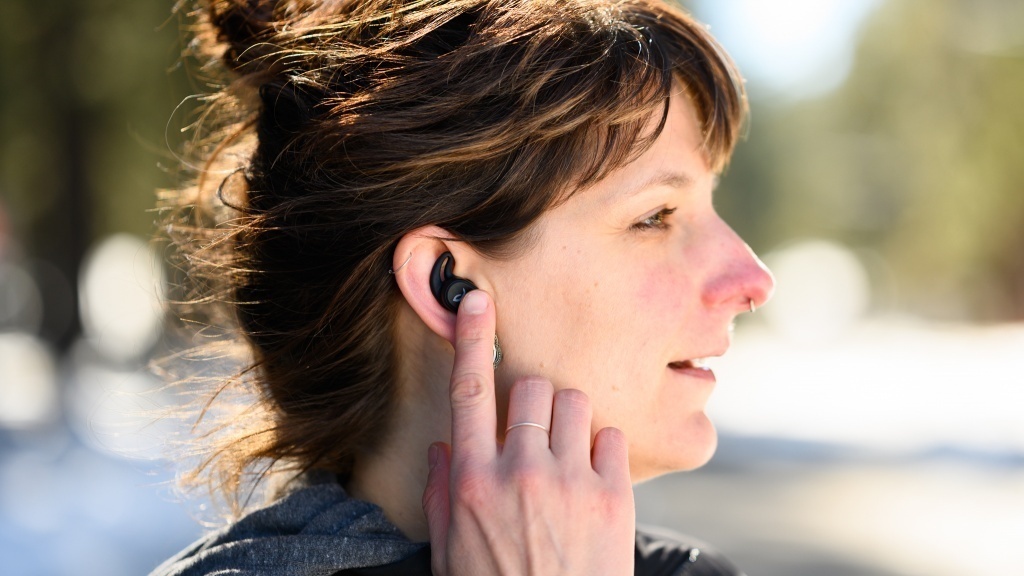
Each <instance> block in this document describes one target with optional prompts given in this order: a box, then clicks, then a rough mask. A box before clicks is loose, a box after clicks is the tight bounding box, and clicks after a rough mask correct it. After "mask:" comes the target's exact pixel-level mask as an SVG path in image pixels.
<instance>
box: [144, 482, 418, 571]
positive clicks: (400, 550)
mask: <svg viewBox="0 0 1024 576" xmlns="http://www.w3.org/2000/svg"><path fill="white" fill-rule="evenodd" d="M424 546H426V543H425V542H412V541H410V540H409V539H408V538H406V537H405V536H404V535H403V534H402V533H401V532H400V531H399V530H398V528H396V527H395V526H394V525H393V524H392V523H391V522H390V521H388V520H387V518H385V517H384V512H383V511H382V510H381V509H380V507H379V506H377V505H375V504H371V503H369V502H364V501H362V500H357V499H355V498H351V497H349V496H348V494H346V493H345V490H344V489H343V488H342V487H341V485H340V484H338V483H337V482H335V481H334V480H333V478H331V477H330V476H315V477H314V475H311V476H310V477H307V478H306V479H305V481H304V482H303V484H302V485H301V486H299V487H297V488H296V489H294V490H293V491H291V492H289V493H288V494H287V495H285V496H284V497H283V498H280V499H279V500H277V501H276V502H274V503H273V504H271V505H269V506H267V507H266V508H262V509H259V510H256V511H254V512H252V513H250V514H248V515H246V516H244V517H243V518H242V519H241V520H239V521H238V522H236V523H234V524H231V525H230V526H228V527H226V528H224V529H222V530H219V531H217V532H214V533H211V534H209V535H207V536H206V537H204V538H202V539H200V540H199V541H197V542H195V543H194V544H192V545H191V546H189V547H188V548H186V549H185V550H183V551H182V552H181V553H179V554H178V555H177V556H174V557H173V558H171V559H169V560H167V561H166V562H164V563H163V564H161V565H160V567H158V568H157V569H156V570H154V571H153V572H152V573H151V574H150V576H212V575H218V576H221V575H224V576H227V575H231V576H243V575H250V574H251V575H256V574H259V575H261V576H283V575H285V574H287V575H289V576H329V575H330V574H333V573H335V572H337V571H339V570H342V569H345V568H359V567H364V566H378V565H382V564H389V563H392V562H397V561H398V560H401V559H403V558H406V557H408V556H410V555H412V554H414V553H416V552H417V551H419V550H420V549H421V548H423V547H424Z"/></svg>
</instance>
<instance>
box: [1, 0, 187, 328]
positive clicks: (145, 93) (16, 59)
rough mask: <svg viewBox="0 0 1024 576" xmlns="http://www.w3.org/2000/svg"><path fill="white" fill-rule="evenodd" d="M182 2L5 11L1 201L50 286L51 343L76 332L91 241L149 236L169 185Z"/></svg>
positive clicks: (47, 3)
mask: <svg viewBox="0 0 1024 576" xmlns="http://www.w3.org/2000/svg"><path fill="white" fill-rule="evenodd" d="M172 1H173V0H162V1H158V2H133V1H131V0H76V1H73V2H67V1H66V0H31V1H30V0H4V2H3V3H0V71H2V76H0V128H2V134H3V138H2V140H0V195H2V197H3V201H4V203H5V204H7V205H8V209H9V211H10V213H11V220H12V228H13V233H14V236H15V238H17V239H18V242H19V244H20V245H21V246H22V250H23V252H24V253H25V254H24V256H25V257H26V258H27V259H29V260H30V262H35V265H34V266H33V267H34V268H35V272H36V274H37V276H43V277H44V278H41V279H42V280H43V281H42V282H41V284H42V289H43V292H44V300H45V311H46V312H45V318H44V325H43V328H42V332H43V334H42V335H43V336H44V337H45V338H47V339H48V340H50V341H51V342H54V343H55V344H57V345H58V346H61V347H63V346H65V345H67V344H68V343H69V342H70V341H71V340H72V339H73V338H74V336H75V334H77V332H78V325H77V322H78V314H77V299H76V297H75V295H74V289H73V287H74V285H75V283H76V281H77V276H78V271H79V268H80V266H81V261H82V258H83V256H84V254H85V252H86V250H87V249H88V247H89V245H90V244H91V242H92V241H94V240H95V239H97V238H99V237H103V236H106V235H108V234H110V233H112V232H114V231H129V232H134V233H136V234H140V235H143V236H148V235H149V234H150V233H151V229H152V221H153V217H152V215H151V214H149V213H148V212H147V211H148V210H149V209H150V208H151V207H152V206H153V204H154V195H153V190H154V189H155V188H157V187H158V186H165V185H166V184H167V180H166V177H165V176H164V175H163V174H162V173H161V172H160V170H159V169H158V168H157V161H158V159H159V158H160V157H161V156H167V155H168V154H167V152H166V150H167V147H166V146H165V145H164V126H165V125H166V123H167V119H168V116H169V115H170V111H171V110H173V109H174V106H175V105H176V104H177V103H178V102H179V101H180V100H181V98H182V96H183V95H184V94H185V88H184V82H183V78H182V75H181V74H177V75H175V74H169V73H168V70H169V69H170V68H171V67H172V66H173V65H174V64H175V63H176V61H177V54H178V52H180V46H179V43H178V40H177V38H178V26H177V21H176V20H174V19H172V18H171V6H172Z"/></svg>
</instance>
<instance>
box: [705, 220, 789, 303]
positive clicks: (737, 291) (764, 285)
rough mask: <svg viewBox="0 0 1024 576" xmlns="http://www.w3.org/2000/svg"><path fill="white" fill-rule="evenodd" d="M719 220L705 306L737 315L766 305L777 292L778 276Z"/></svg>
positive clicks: (706, 287)
mask: <svg viewBox="0 0 1024 576" xmlns="http://www.w3.org/2000/svg"><path fill="white" fill-rule="evenodd" d="M719 222H720V224H721V226H720V228H719V231H718V241H717V242H712V243H711V245H712V246H714V247H715V248H714V254H713V255H712V256H711V258H712V261H713V262H715V263H716V265H715V267H714V269H715V273H713V274H712V275H711V277H710V278H709V280H708V282H707V284H706V285H705V286H704V291H703V300H704V305H705V306H708V307H709V308H728V309H730V310H731V311H732V312H733V313H734V314H739V313H741V312H747V311H750V310H752V309H754V308H760V307H761V306H764V305H765V303H767V302H768V300H769V299H771V297H772V293H773V292H774V291H775V278H774V277H773V276H772V273H771V271H770V270H768V267H767V266H765V265H764V262H761V259H760V258H758V257H757V255H756V254H754V251H753V250H751V249H750V246H748V245H747V243H746V242H744V241H743V239H742V238H740V237H739V235H738V234H736V232H734V231H733V229H732V228H730V227H729V226H728V224H726V223H725V222H721V221H719Z"/></svg>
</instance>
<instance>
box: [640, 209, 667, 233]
mask: <svg viewBox="0 0 1024 576" xmlns="http://www.w3.org/2000/svg"><path fill="white" fill-rule="evenodd" d="M675 211H676V209H675V208H662V209H661V210H658V211H657V212H656V213H654V214H652V215H650V216H648V217H646V218H644V219H643V220H641V221H639V222H637V223H635V224H633V225H632V226H630V230H634V231H636V232H644V231H647V230H665V229H667V228H668V227H669V224H668V222H666V221H665V220H666V219H667V218H668V217H669V216H671V215H672V213H673V212H675Z"/></svg>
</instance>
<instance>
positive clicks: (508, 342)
mask: <svg viewBox="0 0 1024 576" xmlns="http://www.w3.org/2000/svg"><path fill="white" fill-rule="evenodd" d="M700 144H701V136H700V130H699V127H698V123H697V119H696V115H695V113H694V110H693V107H692V106H691V105H690V103H689V100H688V99H687V98H686V97H685V96H683V95H681V94H677V95H676V97H673V98H672V99H671V101H670V108H669V115H668V119H667V124H666V126H665V130H664V132H663V133H662V134H661V135H660V136H659V138H658V139H657V141H656V142H655V144H654V146H653V147H652V148H651V149H649V150H647V151H646V153H645V154H643V155H642V156H641V157H640V158H639V159H638V160H637V161H635V162H633V163H631V164H629V165H627V166H626V167H624V168H623V169H621V170H619V171H617V172H615V173H613V174H611V175H610V176H609V177H607V178H605V179H603V180H602V181H600V182H599V183H597V184H596V185H594V186H593V188H592V189H589V190H585V191H582V192H581V193H579V194H577V195H575V196H574V197H573V198H572V199H571V200H569V201H568V202H566V203H565V204H564V205H561V206H559V207H557V208H555V209H553V210H551V211H549V212H547V213H546V214H545V215H544V217H543V218H542V219H541V221H540V223H539V227H538V231H539V241H538V242H537V244H536V246H535V247H534V248H533V249H532V250H530V251H528V252H527V253H526V254H525V255H523V256H522V257H521V258H518V259H515V260H512V261H508V262H493V263H490V262H489V263H488V270H487V273H486V282H487V286H488V288H489V289H490V293H491V294H492V295H493V297H494V300H495V305H496V308H497V314H498V319H497V332H498V335H499V337H500V338H501V342H502V344H503V346H504V349H505V352H506V360H505V361H504V362H503V364H502V366H501V368H500V369H499V370H498V372H497V378H498V382H499V385H502V386H508V385H509V384H511V382H512V381H513V380H514V379H515V378H517V377H520V376H528V375H536V374H540V375H544V376H546V377H548V378H550V379H551V381H552V382H553V383H554V386H555V387H556V388H564V387H572V388H578V389H580V390H582V391H584V392H586V394H587V395H588V396H589V397H590V400H591V403H592V406H593V413H594V420H593V426H592V431H593V432H596V431H597V430H599V429H601V428H602V427H605V426H614V427H617V428H620V429H621V430H623V431H624V432H625V434H626V437H627V438H628V439H629V446H630V472H631V475H632V478H633V481H634V482H637V481H641V480H644V479H647V478H650V477H652V476H654V475H657V474H662V473H665V472H669V471H674V470H688V469H693V468H696V467H698V466H701V465H702V464H704V463H705V462H707V460H708V459H709V458H710V457H711V455H712V454H713V452H714V450H715V446H716V434H715V430H714V427H713V426H712V424H711V422H710V421H709V420H708V418H707V416H706V415H705V413H704V407H705V405H706V403H707V401H708V398H709V396H710V395H711V393H712V390H713V388H714V385H715V382H714V378H713V374H712V373H710V372H704V373H702V371H700V370H675V369H672V368H670V367H669V364H670V363H673V362H682V361H687V360H692V359H695V358H705V357H710V356H720V355H722V354H724V353H725V352H726V350H728V348H729V343H730V335H731V330H730V328H731V324H732V322H733V319H734V317H735V316H736V315H737V314H739V313H742V312H745V311H748V310H749V305H750V300H753V302H754V304H755V306H760V305H761V304H763V303H764V302H765V301H766V300H767V299H768V298H769V296H770V294H771V291H772V287H773V282H772V278H771V276H770V274H769V273H768V271H767V269H766V268H765V267H764V265H763V264H762V263H761V262H760V261H759V260H758V259H757V257H756V256H755V255H754V254H753V252H752V251H751V250H750V249H749V248H748V247H747V245H746V244H745V243H744V242H743V241H742V240H741V239H740V238H739V237H738V236H737V235H736V234H735V232H733V230H732V229H731V228H729V226H728V225H727V224H726V223H725V222H724V221H722V219H721V218H720V217H719V216H718V214H716V212H715V210H714V207H713V205H712V193H713V190H714V187H715V183H716V180H717V175H716V174H715V173H714V172H712V171H711V170H710V169H709V167H708V163H707V161H706V159H705V157H704V154H702V153H701V150H700ZM467 274H468V272H467ZM499 398H500V395H499Z"/></svg>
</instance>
